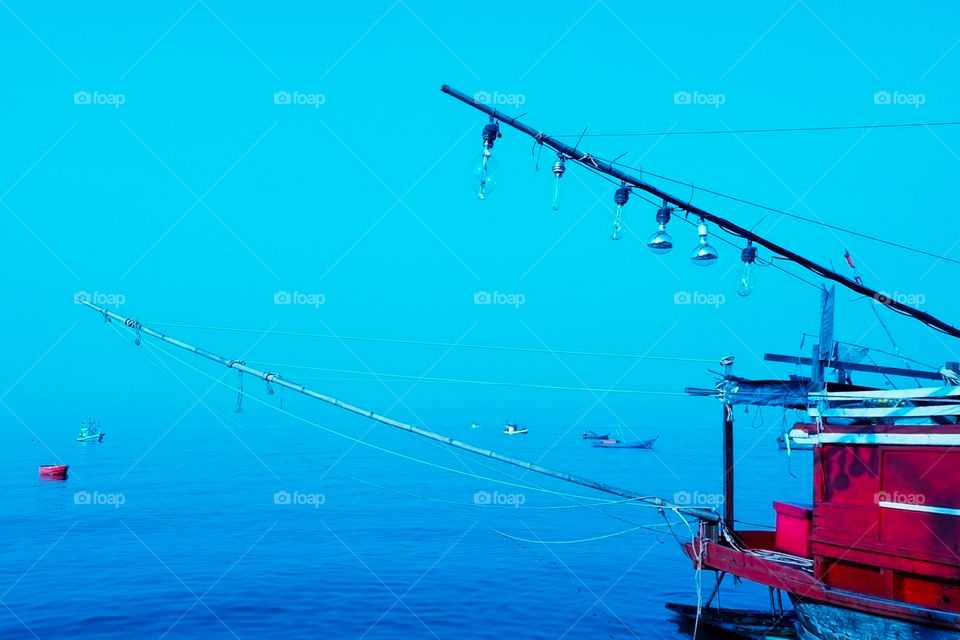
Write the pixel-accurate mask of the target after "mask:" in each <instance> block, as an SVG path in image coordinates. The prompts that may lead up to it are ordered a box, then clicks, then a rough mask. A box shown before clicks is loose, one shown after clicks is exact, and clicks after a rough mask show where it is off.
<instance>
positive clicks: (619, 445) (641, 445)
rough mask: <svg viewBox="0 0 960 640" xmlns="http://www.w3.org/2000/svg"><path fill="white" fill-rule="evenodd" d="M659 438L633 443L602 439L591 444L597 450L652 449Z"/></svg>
mask: <svg viewBox="0 0 960 640" xmlns="http://www.w3.org/2000/svg"><path fill="white" fill-rule="evenodd" d="M659 437H660V436H657V437H656V438H652V439H650V440H635V441H633V442H622V441H620V440H611V439H610V438H604V439H603V440H595V441H594V442H592V443H591V444H592V445H593V446H594V447H597V448H598V449H653V445H654V443H655V442H656V441H657V438H659Z"/></svg>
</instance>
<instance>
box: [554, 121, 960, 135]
mask: <svg viewBox="0 0 960 640" xmlns="http://www.w3.org/2000/svg"><path fill="white" fill-rule="evenodd" d="M954 125H960V121H948V122H905V123H895V124H853V125H837V126H827V127H785V128H782V129H717V130H713V131H643V132H636V133H633V132H631V133H567V134H564V135H559V136H552V137H554V138H576V137H580V138H629V137H639V136H703V135H718V134H741V133H792V132H798V131H853V130H858V129H861V130H862V129H903V128H910V127H947V126H954Z"/></svg>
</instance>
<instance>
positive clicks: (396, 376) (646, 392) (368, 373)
mask: <svg viewBox="0 0 960 640" xmlns="http://www.w3.org/2000/svg"><path fill="white" fill-rule="evenodd" d="M247 364H255V365H259V366H263V367H269V368H271V369H274V370H278V369H301V370H304V371H322V372H325V373H346V374H352V375H358V376H373V377H375V378H394V379H398V380H416V381H417V382H451V383H458V384H476V385H485V386H497V387H521V388H524V389H547V390H556V391H590V392H593V393H629V394H635V395H649V396H657V395H660V396H686V395H687V394H686V393H684V392H682V391H659V390H652V389H620V388H603V387H573V386H565V385H552V384H534V383H524V382H501V381H497V380H467V379H463V378H439V377H431V376H415V375H407V374H400V373H378V372H376V371H360V370H357V369H333V368H329V367H315V366H310V365H299V364H288V363H279V362H264V361H262V360H247Z"/></svg>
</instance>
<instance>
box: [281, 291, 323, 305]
mask: <svg viewBox="0 0 960 640" xmlns="http://www.w3.org/2000/svg"><path fill="white" fill-rule="evenodd" d="M326 301H327V297H326V296H325V295H323V294H322V293H304V292H302V291H294V292H293V293H290V292H289V291H277V292H276V293H274V294H273V304H295V305H306V306H308V307H313V308H314V309H318V308H319V307H320V305H322V304H325V303H326Z"/></svg>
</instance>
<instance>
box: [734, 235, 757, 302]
mask: <svg viewBox="0 0 960 640" xmlns="http://www.w3.org/2000/svg"><path fill="white" fill-rule="evenodd" d="M756 259H757V248H756V247H755V246H753V240H747V246H745V247H744V248H743V250H742V251H741V252H740V261H741V262H743V271H742V272H741V273H740V279H739V280H737V295H738V296H743V297H746V296H748V295H750V293H751V292H752V291H753V289H754V287H756V284H757V280H756V276H755V275H754V274H753V261H754V260H756Z"/></svg>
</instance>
